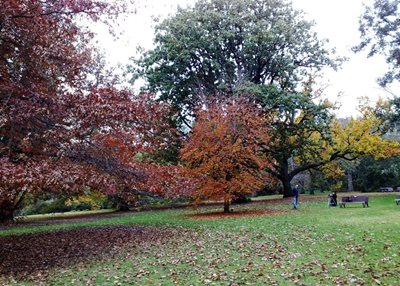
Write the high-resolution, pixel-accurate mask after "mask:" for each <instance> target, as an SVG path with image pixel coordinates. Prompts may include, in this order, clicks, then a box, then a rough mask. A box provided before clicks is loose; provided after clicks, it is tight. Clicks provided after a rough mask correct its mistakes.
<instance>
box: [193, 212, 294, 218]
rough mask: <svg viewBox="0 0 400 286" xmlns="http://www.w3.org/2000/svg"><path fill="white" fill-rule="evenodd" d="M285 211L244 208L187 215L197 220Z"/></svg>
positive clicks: (272, 213)
mask: <svg viewBox="0 0 400 286" xmlns="http://www.w3.org/2000/svg"><path fill="white" fill-rule="evenodd" d="M284 213H287V212H286V211H283V210H245V211H233V212H230V213H223V212H209V213H198V214H191V215H187V216H188V217H190V218H192V219H197V220H208V219H220V218H232V217H254V216H260V215H278V214H284Z"/></svg>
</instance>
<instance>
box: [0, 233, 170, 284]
mask: <svg viewBox="0 0 400 286" xmlns="http://www.w3.org/2000/svg"><path fill="white" fill-rule="evenodd" d="M174 233H176V231H174V230H170V229H160V228H157V229H156V228H150V227H139V226H108V227H97V228H80V229H70V230H60V231H52V232H41V233H33V234H25V235H13V236H5V237H0V257H1V260H0V275H6V276H14V277H16V278H29V277H33V276H37V275H38V274H39V273H41V274H40V276H41V275H45V272H46V271H47V270H49V269H52V268H56V267H65V266H70V265H74V264H77V263H81V262H85V261H87V260H89V259H93V258H94V257H96V258H98V259H101V258H108V257H111V256H113V255H115V254H117V253H120V252H121V249H122V248H123V247H126V246H129V247H131V248H132V247H133V248H135V247H139V246H140V245H143V244H145V243H147V244H148V243H156V242H157V243H159V242H161V241H163V240H166V238H168V237H172V236H174ZM124 249H125V248H124ZM43 273H44V274H43Z"/></svg>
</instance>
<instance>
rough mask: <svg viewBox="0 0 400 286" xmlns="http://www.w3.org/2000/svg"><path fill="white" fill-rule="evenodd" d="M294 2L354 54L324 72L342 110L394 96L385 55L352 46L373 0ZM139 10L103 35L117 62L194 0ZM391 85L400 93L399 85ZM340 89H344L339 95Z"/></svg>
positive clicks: (142, 5) (149, 3) (332, 43)
mask: <svg viewBox="0 0 400 286" xmlns="http://www.w3.org/2000/svg"><path fill="white" fill-rule="evenodd" d="M292 1H293V6H294V7H295V8H297V9H301V10H303V11H304V12H305V13H306V15H305V18H306V19H307V20H313V21H315V27H314V29H315V31H316V32H317V33H318V35H319V37H320V38H325V39H328V40H329V44H328V45H329V47H335V48H336V50H337V53H338V55H340V56H345V57H348V58H349V60H348V61H347V62H345V63H344V64H343V66H342V68H341V69H340V70H339V71H337V72H335V71H332V70H327V71H324V72H323V76H322V78H321V85H323V86H326V89H325V94H326V96H327V97H328V98H329V99H330V100H331V101H333V102H339V103H340V105H341V108H340V109H339V111H337V113H338V115H339V116H340V117H346V116H351V115H356V110H357V106H358V98H360V97H368V98H369V99H370V100H371V102H372V103H373V102H375V101H376V100H377V99H378V98H379V97H384V98H387V97H390V95H389V93H388V92H387V91H384V90H383V89H382V88H380V87H379V86H378V84H377V83H376V80H377V78H378V77H380V76H382V75H383V73H384V72H385V70H386V64H385V60H384V59H383V58H382V57H378V56H377V57H374V58H370V59H367V57H366V53H359V54H354V53H353V52H352V51H351V47H353V46H354V45H356V44H357V43H359V32H358V20H359V17H360V15H361V14H362V12H363V11H364V8H363V3H365V4H366V5H370V4H371V3H372V2H373V0H292ZM138 3H139V4H138V5H137V8H136V9H137V13H136V14H133V15H131V16H129V17H127V18H125V19H123V20H121V21H120V23H119V29H120V32H121V33H122V36H121V37H120V40H110V38H109V37H103V36H102V38H101V39H100V44H101V46H102V48H103V49H104V52H105V53H106V56H107V59H108V61H109V62H110V63H111V64H112V65H116V64H121V65H122V66H124V65H126V64H128V63H129V58H130V57H132V56H134V55H135V54H136V47H137V46H138V45H140V46H142V47H144V48H146V49H149V48H151V47H152V41H153V35H154V33H153V26H154V22H153V20H152V17H153V16H155V17H157V18H160V19H163V18H165V17H167V16H168V15H171V14H173V12H174V11H176V8H177V6H178V5H180V6H181V7H185V6H187V5H193V4H194V3H195V1H194V0H169V1H165V0H141V1H138ZM390 90H391V91H392V92H393V93H395V94H397V95H400V89H399V85H396V86H391V87H390ZM338 94H342V95H341V96H340V97H339V98H338Z"/></svg>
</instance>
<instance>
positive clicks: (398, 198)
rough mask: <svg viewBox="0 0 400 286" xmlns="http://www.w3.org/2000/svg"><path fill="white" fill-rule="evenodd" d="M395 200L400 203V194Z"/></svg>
mask: <svg viewBox="0 0 400 286" xmlns="http://www.w3.org/2000/svg"><path fill="white" fill-rule="evenodd" d="M394 201H395V202H396V205H400V196H397V197H396V198H395V199H394Z"/></svg>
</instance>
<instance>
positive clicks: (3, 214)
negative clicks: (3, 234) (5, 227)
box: [0, 202, 15, 221]
mask: <svg viewBox="0 0 400 286" xmlns="http://www.w3.org/2000/svg"><path fill="white" fill-rule="evenodd" d="M14 210H15V208H14V204H13V203H11V202H1V203H0V221H7V220H12V219H13V218H14Z"/></svg>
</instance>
